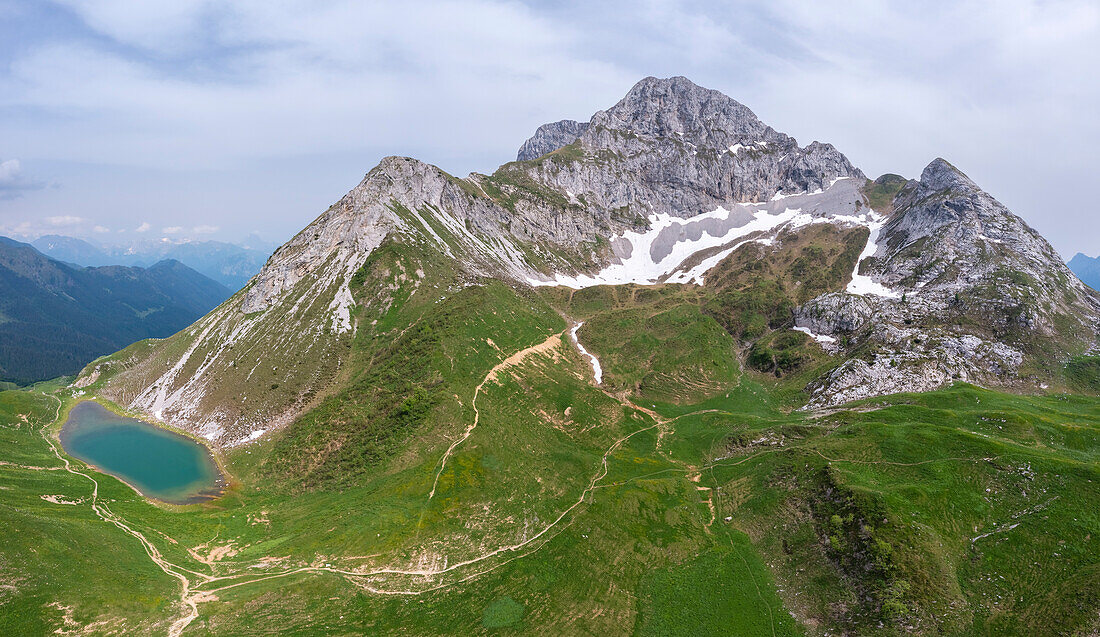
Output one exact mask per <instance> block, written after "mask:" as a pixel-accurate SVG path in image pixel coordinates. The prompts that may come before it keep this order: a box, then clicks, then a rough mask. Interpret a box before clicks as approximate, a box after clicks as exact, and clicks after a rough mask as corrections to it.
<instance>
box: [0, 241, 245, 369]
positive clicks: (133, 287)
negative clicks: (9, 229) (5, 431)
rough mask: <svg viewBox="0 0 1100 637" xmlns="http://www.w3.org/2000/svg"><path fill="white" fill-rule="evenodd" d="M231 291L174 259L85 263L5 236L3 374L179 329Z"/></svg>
mask: <svg viewBox="0 0 1100 637" xmlns="http://www.w3.org/2000/svg"><path fill="white" fill-rule="evenodd" d="M230 294H231V291H230V290H229V289H228V288H227V287H225V286H224V285H222V284H221V283H218V282H217V281H213V280H211V279H210V278H208V277H206V276H204V275H202V274H200V273H198V272H196V271H195V270H193V269H191V268H189V267H187V266H186V265H184V264H182V263H180V262H179V261H176V260H172V259H165V260H162V261H159V262H157V263H155V264H153V265H151V266H150V267H148V268H141V267H127V266H118V265H111V266H103V267H90V268H84V267H80V266H74V265H69V264H66V263H62V262H61V261H58V260H55V259H51V258H49V257H47V256H45V255H43V254H42V253H41V252H39V251H38V250H36V249H35V248H34V247H33V246H32V245H30V244H26V243H20V242H18V241H13V240H11V239H8V238H6V237H0V381H14V382H18V383H27V382H33V381H38V380H43V379H47V378H53V377H56V376H60V375H63V374H71V373H75V372H77V371H79V369H80V368H81V367H82V366H83V365H85V364H87V363H88V362H89V361H91V360H93V359H95V358H96V357H97V356H101V355H103V354H107V353H110V352H113V351H115V350H117V349H119V348H120V347H125V346H126V345H129V344H130V343H133V342H134V341H137V340H140V339H143V338H149V337H165V336H170V335H172V334H174V333H175V332H177V331H179V330H180V329H182V328H184V327H186V326H187V325H189V324H190V323H191V322H193V321H194V320H195V319H197V318H199V317H200V316H202V315H203V314H205V313H206V312H207V311H208V310H210V309H211V308H213V307H214V306H216V305H217V304H219V303H221V302H222V301H224V300H225V299H227V298H229V295H230Z"/></svg>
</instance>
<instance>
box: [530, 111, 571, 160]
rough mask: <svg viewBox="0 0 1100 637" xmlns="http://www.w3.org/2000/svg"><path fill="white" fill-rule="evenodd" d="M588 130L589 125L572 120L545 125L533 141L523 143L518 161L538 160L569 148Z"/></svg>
mask: <svg viewBox="0 0 1100 637" xmlns="http://www.w3.org/2000/svg"><path fill="white" fill-rule="evenodd" d="M587 128H588V124H587V123H582V122H575V121H573V120H571V119H563V120H561V121H560V122H553V123H551V124H543V125H542V126H539V127H538V130H536V131H535V134H534V135H532V136H531V139H528V140H527V141H525V142H523V146H520V147H519V153H517V154H516V161H529V160H532V159H537V158H539V157H542V156H543V155H545V154H546V153H551V152H554V151H555V150H557V149H559V148H561V147H563V146H568V145H569V144H572V143H573V142H575V141H577V138H578V137H580V136H581V135H582V134H584V131H585V130H586V129H587Z"/></svg>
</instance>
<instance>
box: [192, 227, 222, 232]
mask: <svg viewBox="0 0 1100 637" xmlns="http://www.w3.org/2000/svg"><path fill="white" fill-rule="evenodd" d="M220 229H221V228H219V227H218V226H207V225H201V226H195V227H194V228H192V229H191V232H194V233H195V234H214V233H215V232H217V231H218V230H220Z"/></svg>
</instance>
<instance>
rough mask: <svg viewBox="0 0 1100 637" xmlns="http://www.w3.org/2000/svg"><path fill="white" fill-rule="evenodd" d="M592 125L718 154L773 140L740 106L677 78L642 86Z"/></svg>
mask: <svg viewBox="0 0 1100 637" xmlns="http://www.w3.org/2000/svg"><path fill="white" fill-rule="evenodd" d="M591 125H592V126H604V127H606V128H611V129H616V130H628V131H630V132H633V133H636V134H640V135H647V136H653V137H671V136H674V135H675V136H679V137H683V138H684V139H685V140H687V141H691V142H693V143H696V144H700V145H703V144H705V145H707V146H714V147H717V148H725V147H726V146H728V145H729V144H730V143H733V142H736V141H743V140H747V141H757V140H762V141H769V139H768V137H770V136H775V135H776V133H775V131H773V130H771V128H769V127H768V126H767V125H766V124H764V123H763V122H761V121H760V120H759V119H758V118H757V117H756V114H754V113H753V112H752V111H751V110H749V108H748V107H746V106H745V105H744V104H741V103H740V102H738V101H737V100H734V99H733V98H731V97H729V96H728V95H725V94H724V93H722V92H720V91H716V90H713V89H708V88H703V87H701V86H699V85H698V84H695V83H694V82H692V81H691V80H689V79H687V78H686V77H680V76H677V77H671V78H665V79H661V78H656V77H647V78H645V79H643V80H641V81H640V82H638V83H637V84H635V85H634V86H633V88H631V89H630V91H629V92H627V94H626V96H625V97H623V99H621V100H620V101H619V102H618V103H617V104H615V106H612V107H611V108H609V109H608V110H606V111H601V112H599V113H596V115H595V116H594V117H593V118H592V123H591ZM769 134H770V135H769ZM750 137H751V138H752V139H748V138H750Z"/></svg>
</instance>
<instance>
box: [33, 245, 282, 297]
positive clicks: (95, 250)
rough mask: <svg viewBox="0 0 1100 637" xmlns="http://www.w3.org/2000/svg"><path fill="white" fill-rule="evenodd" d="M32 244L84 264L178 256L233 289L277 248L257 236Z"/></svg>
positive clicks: (136, 262) (135, 262) (50, 254)
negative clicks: (112, 243)
mask: <svg viewBox="0 0 1100 637" xmlns="http://www.w3.org/2000/svg"><path fill="white" fill-rule="evenodd" d="M31 245H33V246H34V247H35V248H37V249H38V250H39V252H41V253H42V254H45V255H46V256H48V257H50V258H52V259H57V260H58V261H64V262H66V263H72V264H76V265H81V266H101V265H136V266H141V267H147V266H150V265H152V264H154V263H156V262H158V261H161V260H163V259H175V260H177V261H179V262H180V263H183V264H184V265H186V266H188V267H190V268H192V269H193V270H196V271H198V272H200V273H202V274H205V275H206V276H208V277H210V278H211V279H214V280H215V281H217V282H218V283H221V284H222V285H224V286H226V287H228V288H230V289H231V290H238V289H240V288H242V287H244V285H245V284H246V283H248V280H249V279H251V278H252V275H254V274H256V273H257V272H259V271H260V268H262V267H263V265H264V262H265V261H267V257H268V256H269V255H270V254H271V251H272V250H273V249H274V246H271V245H270V244H267V243H265V242H263V241H262V240H261V239H259V238H258V237H256V236H255V235H251V236H249V237H248V239H247V240H246V242H245V245H236V244H233V243H226V242H223V241H190V242H187V243H170V242H165V241H151V240H143V241H136V242H133V243H130V244H126V245H120V246H96V245H94V244H92V243H91V242H89V241H85V240H83V239H77V238H74V237H64V236H59V235H44V236H42V237H39V238H37V239H35V240H34V241H32V242H31Z"/></svg>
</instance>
